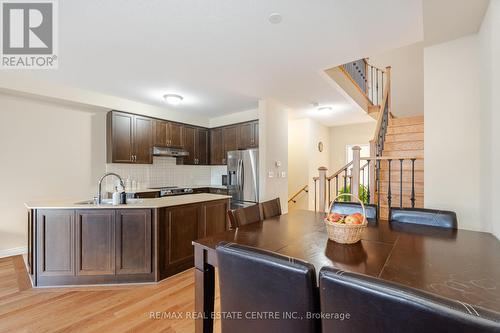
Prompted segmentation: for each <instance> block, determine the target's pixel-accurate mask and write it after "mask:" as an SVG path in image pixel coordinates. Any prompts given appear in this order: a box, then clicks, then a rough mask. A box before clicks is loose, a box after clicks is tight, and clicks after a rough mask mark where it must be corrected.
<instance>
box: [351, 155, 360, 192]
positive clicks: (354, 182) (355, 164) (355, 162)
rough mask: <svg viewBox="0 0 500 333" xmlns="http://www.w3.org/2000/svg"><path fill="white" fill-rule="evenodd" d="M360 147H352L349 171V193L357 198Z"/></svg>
mask: <svg viewBox="0 0 500 333" xmlns="http://www.w3.org/2000/svg"><path fill="white" fill-rule="evenodd" d="M360 164H361V147H359V146H354V147H352V173H351V177H352V178H351V193H352V195H353V196H355V197H356V198H359V174H360V171H361V170H360V167H361V165H360Z"/></svg>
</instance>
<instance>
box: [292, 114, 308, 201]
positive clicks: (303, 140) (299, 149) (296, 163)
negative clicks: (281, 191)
mask: <svg viewBox="0 0 500 333" xmlns="http://www.w3.org/2000/svg"><path fill="white" fill-rule="evenodd" d="M310 121H311V120H310V119H307V118H303V119H292V120H290V121H289V122H288V197H291V196H292V195H293V194H295V193H296V192H297V191H298V190H299V189H300V188H301V187H302V186H304V185H306V184H309V160H308V157H309V152H310V150H309V148H310V147H309V140H307V138H308V136H309V134H308V133H309V123H310ZM309 188H310V190H311V191H310V192H309V193H305V192H302V193H301V194H300V195H299V196H298V197H297V199H296V202H295V203H290V205H289V209H309V197H310V196H312V197H313V198H314V193H313V190H314V187H311V186H309Z"/></svg>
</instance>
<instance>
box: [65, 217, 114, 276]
mask: <svg viewBox="0 0 500 333" xmlns="http://www.w3.org/2000/svg"><path fill="white" fill-rule="evenodd" d="M75 241H76V244H75V245H76V247H75V248H76V275H114V274H115V211H114V210H104V209H99V210H98V209H95V210H79V211H76V237H75Z"/></svg>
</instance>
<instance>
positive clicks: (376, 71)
mask: <svg viewBox="0 0 500 333" xmlns="http://www.w3.org/2000/svg"><path fill="white" fill-rule="evenodd" d="M375 72H376V73H377V104H376V105H379V104H380V103H379V102H378V68H377V69H376V70H375Z"/></svg>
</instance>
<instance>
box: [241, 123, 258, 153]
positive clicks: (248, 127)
mask: <svg viewBox="0 0 500 333" xmlns="http://www.w3.org/2000/svg"><path fill="white" fill-rule="evenodd" d="M238 127H239V142H238V148H239V149H248V148H255V147H258V146H259V141H258V140H259V123H258V122H256V121H253V122H250V123H243V124H240V125H239V126H238Z"/></svg>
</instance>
